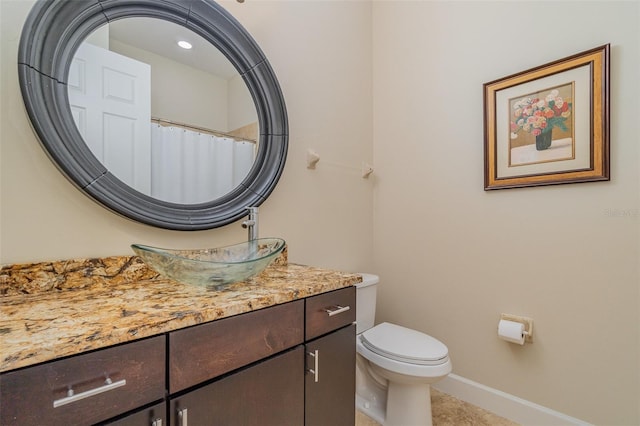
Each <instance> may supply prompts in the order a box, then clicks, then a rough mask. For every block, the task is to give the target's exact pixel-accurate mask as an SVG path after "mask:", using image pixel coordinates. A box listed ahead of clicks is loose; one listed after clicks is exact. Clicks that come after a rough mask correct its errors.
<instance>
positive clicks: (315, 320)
mask: <svg viewBox="0 0 640 426" xmlns="http://www.w3.org/2000/svg"><path fill="white" fill-rule="evenodd" d="M305 302H306V307H305V315H306V327H305V341H308V340H311V339H314V338H316V337H318V336H321V335H323V334H326V333H329V332H331V331H333V330H337V329H338V328H340V327H343V326H345V325H349V324H351V323H352V322H354V321H355V320H356V288H355V287H347V288H343V289H340V290H335V291H331V292H329V293H323V294H319V295H317V296H312V297H309V298H307V299H306V300H305Z"/></svg>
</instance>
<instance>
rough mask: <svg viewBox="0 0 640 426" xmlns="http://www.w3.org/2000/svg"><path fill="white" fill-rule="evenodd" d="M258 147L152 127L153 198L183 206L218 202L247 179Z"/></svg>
mask: <svg viewBox="0 0 640 426" xmlns="http://www.w3.org/2000/svg"><path fill="white" fill-rule="evenodd" d="M254 156H255V144H254V143H252V142H246V141H236V140H233V139H231V138H227V137H219V136H214V135H210V134H206V133H200V132H195V131H192V130H188V129H184V128H180V127H172V126H162V125H159V124H156V123H152V124H151V196H152V197H153V198H156V199H159V200H163V201H168V202H172V203H180V204H198V203H203V202H206V201H211V200H215V199H217V198H219V197H221V196H223V195H225V194H227V193H228V192H229V191H231V190H232V189H233V188H235V187H237V186H238V185H239V184H240V183H241V182H242V180H243V179H244V178H245V177H246V176H247V174H248V173H249V170H250V169H251V166H252V165H253V160H254Z"/></svg>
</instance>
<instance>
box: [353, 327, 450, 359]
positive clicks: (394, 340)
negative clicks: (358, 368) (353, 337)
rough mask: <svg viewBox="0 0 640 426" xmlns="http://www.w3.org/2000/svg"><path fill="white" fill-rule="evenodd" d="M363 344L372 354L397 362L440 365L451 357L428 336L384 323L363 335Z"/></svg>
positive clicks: (445, 349)
mask: <svg viewBox="0 0 640 426" xmlns="http://www.w3.org/2000/svg"><path fill="white" fill-rule="evenodd" d="M361 336H362V344H363V345H364V346H365V347H366V348H367V349H369V350H370V351H372V352H375V353H377V354H378V355H381V356H384V357H386V358H391V359H394V360H396V361H401V362H407V363H411V364H420V365H438V364H442V363H444V362H446V359H447V358H448V356H449V350H448V349H447V347H446V346H445V345H444V344H443V343H442V342H440V341H439V340H438V339H435V338H433V337H431V336H429V335H427V334H424V333H421V332H419V331H416V330H412V329H410V328H406V327H402V326H399V325H395V324H390V323H387V322H383V323H381V324H378V325H376V326H375V327H373V328H370V329H369V330H367V331H365V332H364V333H362V335H361Z"/></svg>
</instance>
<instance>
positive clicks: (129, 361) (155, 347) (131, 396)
mask: <svg viewBox="0 0 640 426" xmlns="http://www.w3.org/2000/svg"><path fill="white" fill-rule="evenodd" d="M164 373H165V337H164V336H158V337H153V338H150V339H145V340H140V341H137V342H133V343H127V344H125V345H122V346H116V347H112V348H107V349H101V350H98V351H95V352H90V353H86V354H82V355H77V356H73V357H70V358H66V359H62V360H59V361H52V362H49V363H46V364H42V365H37V366H34V367H29V368H26V369H23V370H17V371H13V372H9V373H5V374H2V375H1V376H0V424H2V425H3V426H8V425H20V426H26V425H42V424H47V425H65V426H67V425H85V424H87V425H88V424H92V423H95V422H98V421H102V420H106V419H108V418H111V417H114V416H116V415H118V414H121V413H124V412H126V411H129V410H133V409H135V408H137V407H140V406H141V405H144V404H147V403H150V402H153V401H156V400H160V399H162V398H164V378H165V374H164ZM107 377H108V378H109V380H110V383H107V381H106V379H107ZM69 388H72V389H73V397H69V394H68V390H69Z"/></svg>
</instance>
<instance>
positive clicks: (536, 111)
mask: <svg viewBox="0 0 640 426" xmlns="http://www.w3.org/2000/svg"><path fill="white" fill-rule="evenodd" d="M558 89H560V90H562V89H565V91H567V90H570V89H571V85H570V84H569V85H566V86H563V87H560V88H557V89H551V90H547V91H541V92H538V93H536V94H533V95H529V96H525V97H523V98H520V99H513V100H512V101H511V111H512V113H511V119H510V125H511V139H516V138H518V136H519V134H520V133H522V132H524V133H525V134H531V135H532V136H533V137H535V144H536V149H537V150H538V151H543V150H545V149H548V148H549V147H551V143H552V130H553V129H554V128H558V129H559V130H560V131H562V132H570V131H571V120H568V118H569V117H570V116H571V109H572V105H571V102H568V101H567V100H566V99H565V98H564V97H563V96H561V94H560V90H558Z"/></svg>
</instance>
